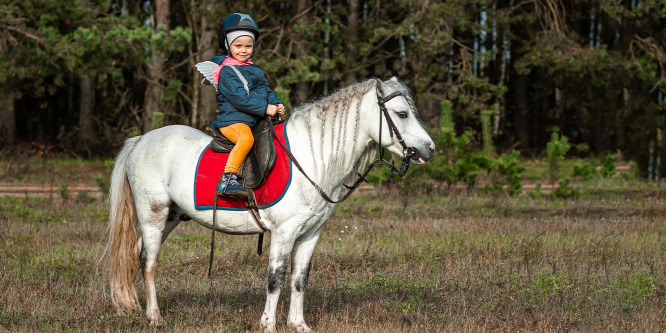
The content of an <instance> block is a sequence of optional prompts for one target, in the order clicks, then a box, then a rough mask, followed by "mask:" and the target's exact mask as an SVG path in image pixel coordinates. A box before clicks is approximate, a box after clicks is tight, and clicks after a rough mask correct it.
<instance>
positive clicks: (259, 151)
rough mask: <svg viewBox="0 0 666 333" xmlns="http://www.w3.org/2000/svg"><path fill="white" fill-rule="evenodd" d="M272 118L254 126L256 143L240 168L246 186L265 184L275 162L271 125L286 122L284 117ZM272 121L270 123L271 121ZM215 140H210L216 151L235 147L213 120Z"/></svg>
mask: <svg viewBox="0 0 666 333" xmlns="http://www.w3.org/2000/svg"><path fill="white" fill-rule="evenodd" d="M269 119H270V120H267V119H263V120H261V121H259V122H257V124H256V125H254V127H253V128H252V135H253V136H254V145H253V146H252V149H250V152H249V153H248V154H247V157H245V161H243V164H241V167H240V168H239V169H238V176H239V178H240V180H241V181H242V184H241V185H243V187H244V188H246V189H254V188H257V187H259V186H260V185H261V184H263V182H264V180H265V179H266V174H267V173H268V171H270V169H271V167H273V164H275V157H276V153H275V144H274V143H273V138H272V137H271V128H270V126H275V125H278V124H281V123H283V122H284V120H282V119H277V120H276V119H273V118H269ZM269 121H270V123H269ZM212 129H213V140H212V141H211V142H210V149H211V150H212V151H214V152H216V153H229V152H231V150H232V149H233V148H234V143H233V142H231V141H229V139H227V138H226V137H225V136H224V135H223V134H222V132H220V129H219V128H218V127H217V122H213V126H212Z"/></svg>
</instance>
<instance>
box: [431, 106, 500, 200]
mask: <svg viewBox="0 0 666 333" xmlns="http://www.w3.org/2000/svg"><path fill="white" fill-rule="evenodd" d="M452 112H453V109H452V104H451V102H449V101H447V100H444V101H442V117H441V120H440V128H439V129H438V130H436V131H435V132H434V133H433V134H432V139H433V141H434V142H435V146H436V147H437V148H438V149H439V150H438V151H437V153H436V155H435V158H434V160H433V161H431V162H429V163H428V164H426V169H427V173H428V175H429V176H430V177H431V178H433V179H434V180H436V181H443V182H445V183H446V184H448V185H449V186H451V185H453V184H456V183H458V182H459V181H462V182H464V183H465V184H466V185H467V186H469V187H474V186H475V185H476V175H477V173H478V171H479V169H480V168H482V167H484V166H490V164H491V162H490V159H488V158H487V157H485V156H484V155H483V153H481V152H479V151H477V150H476V149H475V148H474V143H473V142H472V137H473V134H472V132H471V131H469V130H466V131H465V132H463V133H462V134H461V135H460V136H458V135H457V134H456V132H455V128H454V126H453V117H452Z"/></svg>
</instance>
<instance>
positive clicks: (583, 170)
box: [573, 163, 597, 180]
mask: <svg viewBox="0 0 666 333" xmlns="http://www.w3.org/2000/svg"><path fill="white" fill-rule="evenodd" d="M573 175H574V177H580V179H582V180H590V179H593V178H594V177H595V176H596V175H597V170H596V169H595V168H594V167H593V166H591V165H589V164H587V163H576V164H574V167H573Z"/></svg>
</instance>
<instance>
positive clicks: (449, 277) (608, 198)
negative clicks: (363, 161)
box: [0, 163, 666, 332]
mask: <svg viewBox="0 0 666 333" xmlns="http://www.w3.org/2000/svg"><path fill="white" fill-rule="evenodd" d="M99 168H100V170H99V171H98V172H100V173H103V172H105V167H104V164H103V163H102V164H101V166H100V167H99ZM68 169H70V170H76V167H73V166H70V167H68ZM63 172H64V171H63ZM56 175H57V177H66V176H65V175H60V174H56ZM95 178H97V177H96V175H95V172H91V173H89V175H88V176H86V177H83V176H82V178H81V179H82V182H81V184H85V185H87V186H91V187H94V186H97V184H98V182H99V181H98V180H95ZM61 179H62V178H61ZM47 180H48V179H47ZM3 181H5V179H3ZM44 182H45V181H42V183H44ZM37 183H39V182H37ZM54 183H55V184H58V179H56V181H55V182H54ZM104 186H105V184H104V183H103V182H99V186H98V187H100V188H103V187H104ZM577 186H578V189H579V190H580V191H581V193H582V195H581V196H580V197H579V199H577V200H571V199H554V198H550V197H547V196H534V195H526V194H523V195H520V196H517V197H510V196H507V195H505V194H494V195H484V194H482V193H480V191H474V190H467V189H457V188H454V189H451V190H446V189H440V190H439V192H437V191H434V192H411V193H405V192H404V191H400V190H397V189H374V190H370V191H367V192H365V193H362V194H360V195H356V196H354V197H352V198H351V199H350V200H349V201H348V202H345V203H343V204H341V205H339V207H337V208H336V211H335V213H334V215H333V216H332V217H331V219H330V220H329V222H328V223H327V224H326V226H325V230H324V231H323V232H322V238H321V240H320V241H319V244H318V246H317V249H316V250H315V254H314V258H313V263H312V272H311V275H310V280H309V281H310V283H309V285H308V290H307V293H306V301H305V302H306V311H305V319H306V321H307V322H308V324H309V325H310V327H311V328H313V330H314V331H317V332H389V331H403V332H424V331H430V332H457V331H463V332H464V331H470V332H477V331H483V330H486V331H489V330H492V331H506V332H509V331H511V332H515V331H617V332H625V331H640V332H663V331H664V330H666V321H665V318H666V295H665V294H666V285H665V281H666V225H665V223H664V220H665V218H666V196H665V195H664V194H666V184H664V183H663V182H646V181H640V180H625V179H623V178H621V177H615V178H612V179H595V180H592V181H589V182H587V183H585V184H580V185H577ZM107 214H108V212H107V210H106V208H105V202H104V198H103V197H101V198H96V197H94V196H91V195H87V194H75V193H72V192H70V193H64V191H60V192H58V193H57V195H52V196H48V197H37V198H34V197H33V198H25V197H23V198H14V197H6V196H5V197H0V251H2V255H0V331H11V332H14V331H26V332H28V331H30V332H32V331H46V330H49V331H154V330H155V329H152V328H150V327H149V326H148V325H147V323H146V320H145V316H144V315H143V313H135V314H126V315H123V316H117V315H115V313H114V311H113V307H112V305H111V301H110V299H109V297H108V296H107V294H106V292H107V291H108V290H107V289H108V287H105V286H106V282H105V280H104V279H103V277H102V276H101V275H100V274H98V273H97V272H96V263H97V260H98V259H99V256H100V253H101V251H102V248H103V241H104V232H105V227H106V218H107ZM220 238H221V241H220V240H219V239H220ZM220 238H218V241H217V242H216V244H217V248H216V252H215V263H214V266H213V272H212V278H211V279H208V278H206V273H207V272H206V270H207V267H208V255H209V245H210V234H209V230H207V229H204V228H202V227H200V226H198V225H197V224H196V223H192V222H184V223H182V224H181V226H179V227H178V229H176V230H175V231H174V233H173V234H172V235H171V236H170V237H169V239H168V240H167V242H166V243H165V246H164V247H163V250H162V251H161V254H160V261H159V266H158V278H157V287H158V300H159V306H160V310H161V311H162V314H163V316H164V319H165V321H166V325H165V326H164V327H162V328H160V329H157V331H168V332H182V331H197V332H199V331H210V332H217V331H223V332H245V331H257V330H258V329H259V317H260V315H261V311H262V310H263V305H264V300H265V279H266V277H265V276H266V270H267V266H266V265H267V261H268V259H267V255H266V254H264V255H263V256H261V257H258V256H257V255H256V252H255V251H256V249H255V247H256V236H229V235H221V236H220ZM268 242H270V235H269V236H268V238H267V242H266V243H265V244H264V249H265V250H267V249H268ZM137 286H138V287H139V298H140V300H141V302H142V304H143V302H144V296H143V282H142V281H141V279H138V281H137ZM288 305H289V294H288V293H284V294H283V295H282V297H281V303H280V305H279V307H278V317H277V319H278V330H280V331H286V330H287V329H286V315H287V312H288Z"/></svg>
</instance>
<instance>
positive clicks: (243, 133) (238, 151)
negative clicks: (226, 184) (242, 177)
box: [220, 123, 254, 172]
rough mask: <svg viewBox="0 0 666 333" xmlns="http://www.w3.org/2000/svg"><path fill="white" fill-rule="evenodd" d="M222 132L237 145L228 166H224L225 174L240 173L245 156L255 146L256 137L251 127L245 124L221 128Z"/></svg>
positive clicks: (230, 155) (230, 156)
mask: <svg viewBox="0 0 666 333" xmlns="http://www.w3.org/2000/svg"><path fill="white" fill-rule="evenodd" d="M220 132H222V134H224V136H225V137H227V139H229V141H231V142H233V143H235V144H236V145H235V146H234V148H233V149H232V150H231V153H230V154H229V159H228V160H227V165H225V166H224V172H238V168H240V165H241V163H243V160H245V156H247V153H249V152H250V149H251V148H252V145H253V144H254V136H252V130H251V129H250V127H249V126H247V125H245V124H243V123H235V124H232V125H229V126H224V127H220Z"/></svg>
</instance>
